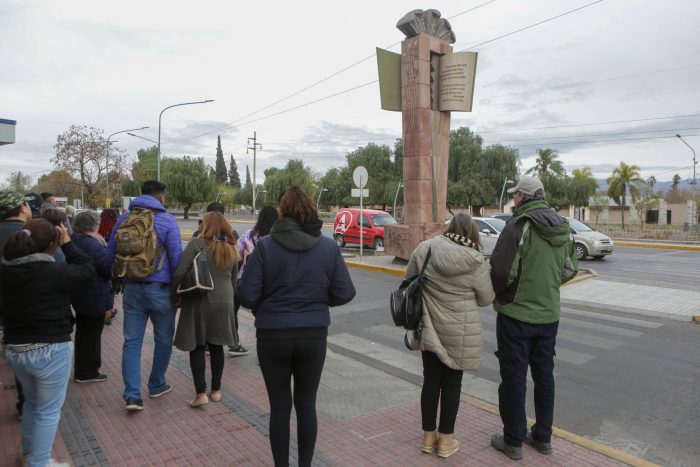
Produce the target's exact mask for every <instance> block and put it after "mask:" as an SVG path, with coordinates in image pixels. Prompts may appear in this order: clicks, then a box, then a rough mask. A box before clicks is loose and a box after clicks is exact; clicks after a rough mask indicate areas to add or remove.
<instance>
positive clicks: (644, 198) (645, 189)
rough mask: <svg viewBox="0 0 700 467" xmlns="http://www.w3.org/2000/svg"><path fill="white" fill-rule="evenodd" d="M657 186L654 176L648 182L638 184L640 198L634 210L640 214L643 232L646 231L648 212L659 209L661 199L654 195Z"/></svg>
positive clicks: (636, 201) (635, 202) (635, 203)
mask: <svg viewBox="0 0 700 467" xmlns="http://www.w3.org/2000/svg"><path fill="white" fill-rule="evenodd" d="M655 184H656V177H654V176H651V177H649V178H648V179H647V180H646V182H644V181H642V182H641V183H636V186H637V190H639V197H638V198H637V199H636V200H635V201H634V208H635V209H636V210H637V213H638V214H639V222H640V224H641V226H642V231H644V223H645V221H646V215H647V212H648V211H651V210H653V209H658V207H659V200H660V198H661V197H660V196H659V195H658V194H656V193H654V185H655ZM657 221H658V220H657Z"/></svg>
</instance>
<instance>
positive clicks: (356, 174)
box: [352, 165, 369, 196]
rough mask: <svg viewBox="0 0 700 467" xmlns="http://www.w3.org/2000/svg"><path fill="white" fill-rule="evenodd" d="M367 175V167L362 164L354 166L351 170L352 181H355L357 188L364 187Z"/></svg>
mask: <svg viewBox="0 0 700 467" xmlns="http://www.w3.org/2000/svg"><path fill="white" fill-rule="evenodd" d="M368 177H369V175H368V174H367V169H366V168H365V167H364V166H362V165H358V166H357V167H355V170H354V171H353V172H352V181H353V182H355V186H356V187H357V188H364V187H366V186H367V178H368ZM358 196H359V195H358Z"/></svg>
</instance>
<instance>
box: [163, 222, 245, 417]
mask: <svg viewBox="0 0 700 467" xmlns="http://www.w3.org/2000/svg"><path fill="white" fill-rule="evenodd" d="M200 251H204V252H205V253H206V256H207V264H208V265H209V271H210V272H211V276H212V279H213V281H214V290H211V291H209V292H207V293H205V294H201V295H195V296H190V295H183V296H181V297H178V294H177V288H178V286H179V285H180V282H182V279H183V277H184V276H185V273H186V272H187V270H188V269H189V268H190V267H191V266H192V262H193V261H194V258H195V256H196V255H197V253H198V252H200ZM238 259H239V258H238V250H237V249H236V240H235V239H234V237H233V229H232V228H231V224H229V223H228V221H227V220H226V218H225V217H224V216H223V214H221V213H219V212H208V213H207V214H205V215H204V219H203V221H202V229H201V232H200V236H199V237H197V238H194V239H192V240H191V241H190V243H189V244H188V245H187V248H185V251H184V252H183V253H182V258H181V259H180V264H179V265H178V267H177V269H176V270H175V276H174V278H173V285H172V290H171V295H172V300H173V303H177V302H178V301H180V300H181V307H182V310H181V311H180V319H179V320H178V323H177V330H176V332H175V341H174V345H175V347H177V348H178V349H180V350H184V351H186V352H189V353H190V368H191V369H192V377H193V379H194V387H195V391H196V396H195V398H194V399H193V400H192V401H191V402H190V406H191V407H199V406H201V405H204V404H207V403H208V402H209V397H207V382H206V379H205V375H204V373H205V369H206V362H205V350H206V348H207V347H208V348H209V352H210V355H209V358H210V366H211V393H210V397H211V400H212V401H214V402H219V401H220V400H221V377H222V375H223V372H224V347H223V346H225V345H236V344H238V339H237V337H236V323H235V322H234V319H233V292H234V290H235V289H236V280H237V276H238V275H237V273H238Z"/></svg>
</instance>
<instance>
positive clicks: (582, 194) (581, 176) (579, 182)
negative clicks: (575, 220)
mask: <svg viewBox="0 0 700 467" xmlns="http://www.w3.org/2000/svg"><path fill="white" fill-rule="evenodd" d="M571 175H572V181H571V191H572V193H571V194H572V197H571V199H572V201H574V203H575V204H576V206H577V207H579V215H580V207H581V206H588V199H589V198H590V197H591V196H593V195H594V194H595V192H596V190H597V189H598V188H600V185H599V184H598V180H596V179H595V178H594V177H593V172H591V169H589V168H588V167H584V168H582V169H574V171H573V172H571Z"/></svg>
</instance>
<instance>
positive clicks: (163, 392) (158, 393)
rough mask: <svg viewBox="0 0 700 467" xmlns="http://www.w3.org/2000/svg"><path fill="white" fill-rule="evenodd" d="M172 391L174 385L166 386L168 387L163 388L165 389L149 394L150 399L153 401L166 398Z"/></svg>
mask: <svg viewBox="0 0 700 467" xmlns="http://www.w3.org/2000/svg"><path fill="white" fill-rule="evenodd" d="M172 390H173V385H172V384H166V385H165V386H163V388H162V389H160V390H159V391H156V392H151V393H149V394H148V397H150V398H152V399H157V398H158V397H160V396H164V395H166V394H167V393H169V392H170V391H172Z"/></svg>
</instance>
